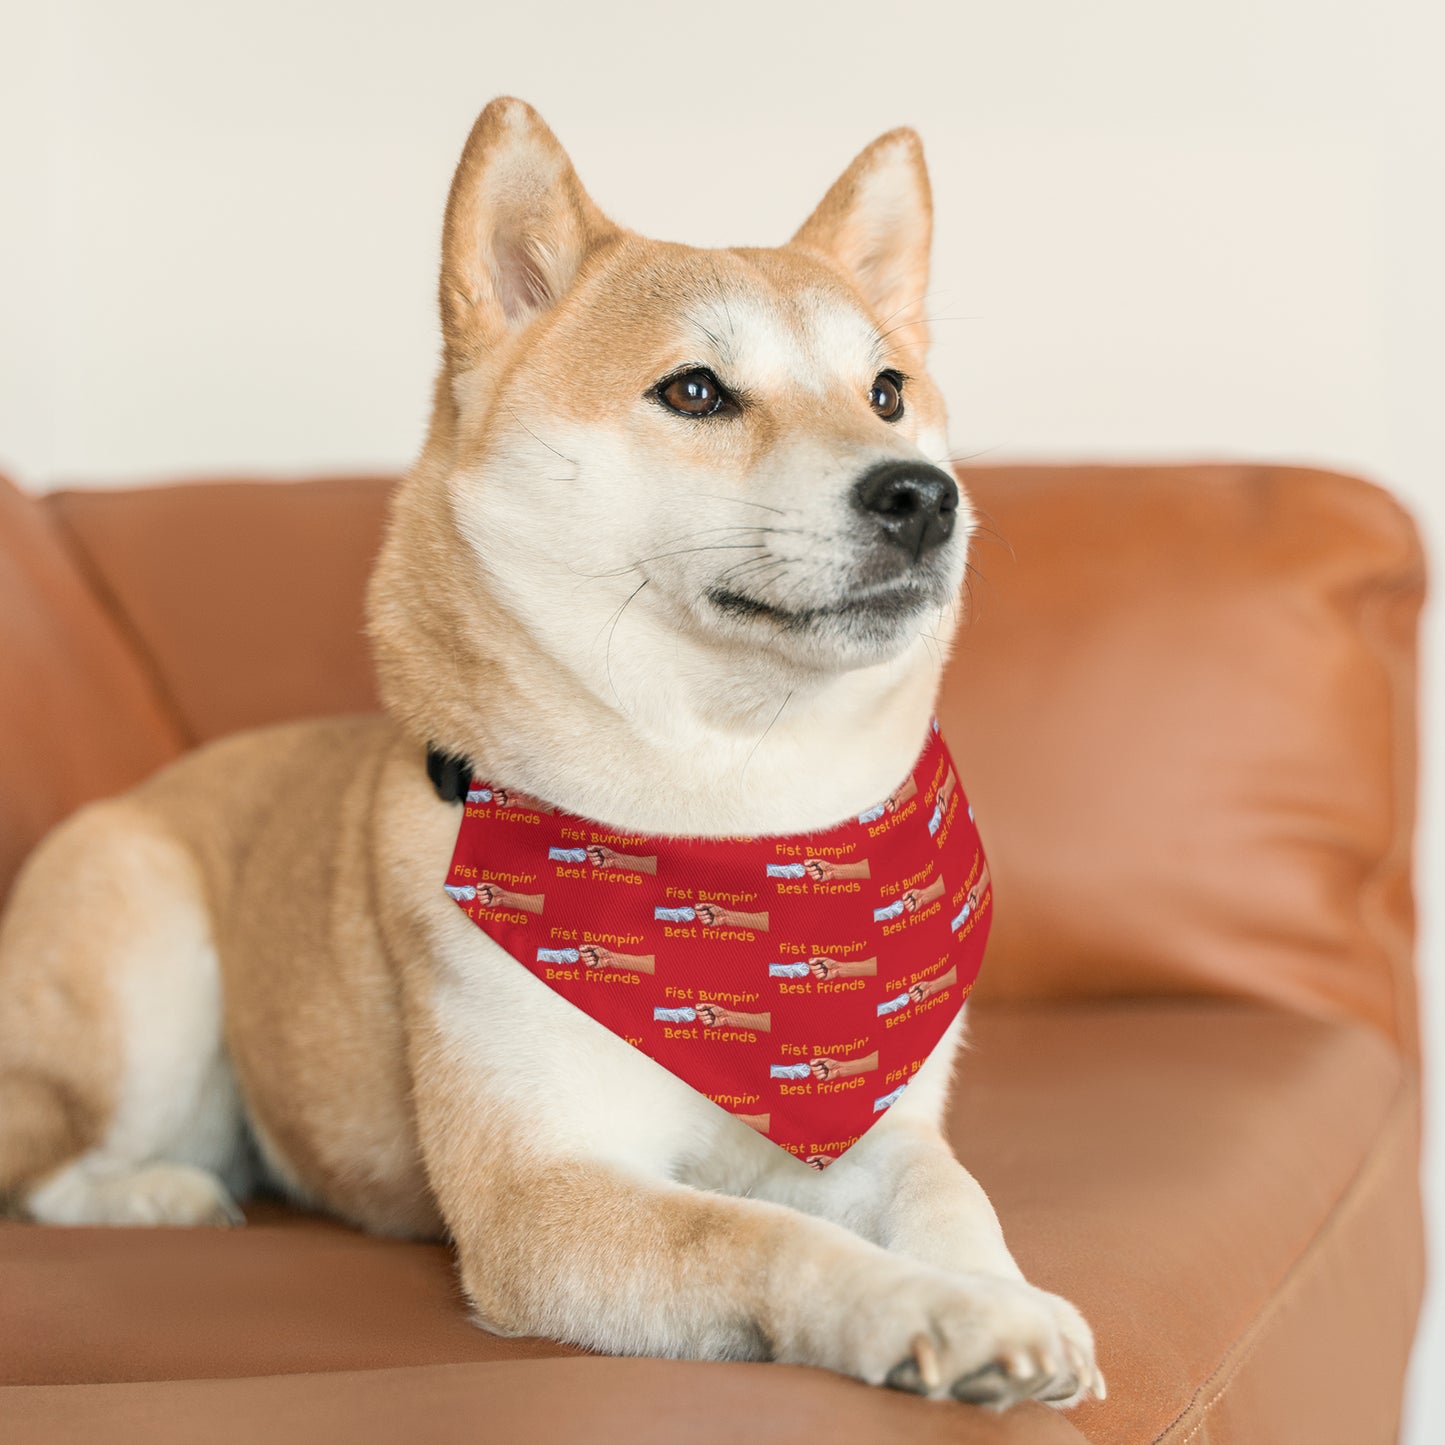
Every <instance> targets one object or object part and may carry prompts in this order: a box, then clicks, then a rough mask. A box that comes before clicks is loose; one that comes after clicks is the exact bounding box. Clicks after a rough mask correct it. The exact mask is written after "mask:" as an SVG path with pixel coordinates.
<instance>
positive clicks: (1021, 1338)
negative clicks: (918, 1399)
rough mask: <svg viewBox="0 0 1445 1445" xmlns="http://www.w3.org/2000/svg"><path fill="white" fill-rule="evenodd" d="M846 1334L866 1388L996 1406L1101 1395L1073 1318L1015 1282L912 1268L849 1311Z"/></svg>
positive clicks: (1089, 1350) (1088, 1338)
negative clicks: (884, 1387)
mask: <svg viewBox="0 0 1445 1445" xmlns="http://www.w3.org/2000/svg"><path fill="white" fill-rule="evenodd" d="M846 1336H847V1339H846V1348H847V1350H848V1352H849V1353H851V1354H852V1355H853V1357H854V1359H853V1363H854V1370H853V1371H852V1372H853V1373H856V1374H858V1375H859V1376H860V1377H861V1378H863V1379H865V1380H868V1381H869V1382H870V1383H873V1384H885V1385H889V1386H891V1387H892V1388H894V1389H898V1390H909V1391H912V1392H913V1393H915V1394H919V1395H931V1396H934V1397H936V1398H943V1397H946V1396H950V1395H951V1396H952V1397H953V1398H954V1399H957V1400H964V1401H967V1402H969V1403H970V1404H976V1405H991V1406H994V1407H995V1408H998V1409H1002V1408H1004V1407H1005V1406H1007V1405H1012V1404H1015V1403H1016V1402H1018V1401H1020V1400H1041V1401H1044V1402H1045V1403H1047V1404H1050V1405H1057V1406H1060V1407H1065V1406H1069V1405H1074V1404H1077V1403H1078V1402H1079V1401H1080V1400H1082V1399H1084V1398H1085V1397H1086V1396H1088V1395H1090V1394H1092V1395H1095V1396H1097V1397H1098V1398H1099V1399H1103V1398H1104V1377H1103V1375H1102V1374H1101V1373H1100V1371H1099V1367H1098V1365H1097V1364H1096V1363H1095V1361H1094V1340H1093V1335H1092V1333H1091V1332H1090V1330H1089V1326H1088V1325H1087V1324H1086V1323H1085V1322H1084V1318H1083V1316H1082V1315H1080V1313H1079V1312H1078V1310H1076V1309H1075V1308H1074V1307H1073V1305H1071V1304H1069V1302H1068V1301H1067V1300H1063V1299H1060V1298H1059V1297H1058V1296H1057V1295H1051V1294H1047V1293H1045V1292H1044V1291H1043V1290H1040V1289H1035V1288H1034V1287H1033V1286H1032V1285H1029V1284H1025V1283H1023V1282H1022V1281H1017V1280H1011V1279H1004V1278H1000V1277H997V1276H994V1275H985V1274H966V1275H953V1276H949V1275H944V1274H941V1273H938V1274H935V1273H933V1272H932V1271H927V1272H925V1271H921V1270H920V1271H917V1272H915V1273H912V1274H911V1275H910V1277H909V1278H907V1279H906V1280H904V1281H897V1280H895V1281H894V1282H893V1283H892V1287H890V1288H889V1289H887V1291H886V1292H885V1293H883V1294H881V1295H873V1296H872V1297H871V1298H869V1299H867V1300H866V1301H863V1302H860V1303H859V1304H858V1305H857V1306H855V1308H854V1310H853V1312H852V1313H851V1316H850V1317H849V1320H848V1324H847V1326H846Z"/></svg>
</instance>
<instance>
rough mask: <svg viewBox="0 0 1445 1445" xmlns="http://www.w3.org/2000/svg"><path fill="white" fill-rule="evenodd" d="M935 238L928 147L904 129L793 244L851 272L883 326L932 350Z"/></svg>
mask: <svg viewBox="0 0 1445 1445" xmlns="http://www.w3.org/2000/svg"><path fill="white" fill-rule="evenodd" d="M932 239H933V195H932V192H931V191H930V189H929V185H928V168H927V167H926V166H925V165H924V163H923V142H922V141H920V140H919V139H918V133H917V131H914V130H910V129H908V128H907V127H904V128H902V129H900V130H890V131H889V132H888V133H887V134H886V135H881V136H879V137H878V139H877V140H875V141H874V142H873V144H872V145H870V146H867V147H866V148H865V149H864V150H862V151H861V152H859V154H858V155H857V156H856V157H855V158H854V160H853V163H852V165H850V166H849V167H848V169H847V170H846V171H844V172H843V174H842V175H841V176H839V177H838V179H837V180H836V181H834V182H833V186H832V188H831V189H830V190H829V192H828V194H827V195H826V196H824V197H823V199H822V201H821V203H820V204H819V206H818V209H817V210H815V211H814V212H813V214H812V215H811V216H809V217H808V219H807V220H806V221H804V222H803V225H802V227H801V229H800V230H799V231H798V233H797V235H795V236H794V237H793V240H792V244H793V245H794V246H801V247H803V248H805V249H807V250H809V251H816V252H819V253H821V254H822V255H824V256H826V257H828V258H830V259H831V260H833V261H835V262H836V263H837V264H838V265H840V266H842V267H843V269H844V270H845V271H847V272H848V273H849V274H850V275H851V276H852V277H853V280H854V282H855V283H856V285H857V287H858V289H859V290H860V291H861V292H862V293H863V297H864V299H865V300H866V301H867V302H868V304H869V305H870V306H871V307H872V308H873V314H874V316H875V317H876V318H877V320H878V322H879V324H880V325H886V326H887V327H888V328H890V329H891V328H895V327H904V328H907V331H908V333H909V337H910V339H911V340H912V342H913V344H914V345H915V346H916V347H917V348H918V349H919V350H920V351H921V350H923V349H925V348H926V347H927V345H928V330H927V327H926V325H925V323H924V320H923V314H924V313H923V298H924V294H925V293H926V292H927V290H928V252H929V246H930V245H931V243H932Z"/></svg>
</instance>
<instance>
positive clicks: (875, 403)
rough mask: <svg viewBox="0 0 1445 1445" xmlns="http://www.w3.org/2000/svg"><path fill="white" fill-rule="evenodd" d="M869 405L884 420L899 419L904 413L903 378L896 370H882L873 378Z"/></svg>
mask: <svg viewBox="0 0 1445 1445" xmlns="http://www.w3.org/2000/svg"><path fill="white" fill-rule="evenodd" d="M868 405H869V406H871V407H872V408H873V410H874V411H876V412H877V413H878V415H879V416H881V417H882V418H883V420H884V421H897V420H898V418H899V417H900V416H902V414H903V378H902V377H901V376H899V375H898V373H897V372H896V371H880V372H879V373H878V375H877V376H875V377H874V378H873V390H872V391H870V392H869V393H868Z"/></svg>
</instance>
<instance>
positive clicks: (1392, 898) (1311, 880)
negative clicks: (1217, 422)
mask: <svg viewBox="0 0 1445 1445" xmlns="http://www.w3.org/2000/svg"><path fill="white" fill-rule="evenodd" d="M963 475H964V480H965V483H966V484H967V486H968V488H969V491H970V493H971V495H972V496H973V498H974V500H975V502H976V504H977V506H978V509H979V511H980V514H981V519H982V527H981V531H980V534H979V537H978V540H977V542H976V545H975V549H974V565H975V569H976V571H975V574H974V575H973V577H972V579H971V584H970V597H969V599H968V615H969V618H970V620H969V623H968V625H967V626H966V627H965V628H964V629H963V630H962V632H961V634H960V638H959V643H958V646H957V648H956V650H955V654H954V657H953V659H952V661H951V663H950V666H949V671H948V676H947V679H946V682H945V687H944V694H943V699H942V702H941V704H940V712H941V716H942V718H943V721H944V724H945V728H946V731H947V733H948V736H949V739H950V744H951V746H952V748H953V751H954V753H955V756H956V757H957V759H958V761H959V766H960V770H961V773H962V781H963V784H964V787H965V789H966V790H967V792H968V793H969V796H970V798H971V800H972V802H973V804H974V806H975V810H976V812H977V815H978V818H979V822H980V825H981V827H982V830H983V835H984V840H985V844H986V846H987V847H988V849H989V853H990V858H991V861H992V873H993V878H994V883H995V898H996V904H997V911H996V921H995V924H994V931H993V935H992V940H991V943H990V949H989V958H988V961H987V963H986V964H985V967H984V972H983V975H982V980H981V983H980V985H979V992H978V997H979V999H980V1001H981V1002H993V1003H1007V1002H1024V1001H1029V1002H1036V1001H1040V1000H1050V999H1078V998H1081V997H1118V996H1121V995H1123V996H1127V995H1151V996H1157V995H1159V994H1161V993H1162V994H1181V995H1184V994H1208V995H1214V996H1219V995H1224V996H1237V997H1241V998H1252V999H1263V1000H1268V1001H1272V1002H1275V1003H1277V1004H1279V1005H1281V1006H1284V1007H1288V1008H1294V1009H1300V1010H1304V1011H1308V1012H1312V1013H1321V1014H1335V1015H1341V1014H1343V1015H1350V1016H1353V1017H1356V1018H1359V1019H1361V1020H1364V1021H1366V1022H1368V1023H1370V1024H1372V1025H1373V1026H1375V1027H1377V1028H1379V1029H1380V1030H1381V1031H1383V1032H1384V1033H1386V1034H1387V1035H1389V1036H1390V1037H1391V1038H1392V1039H1394V1040H1395V1041H1396V1042H1397V1043H1398V1045H1399V1046H1400V1047H1401V1048H1402V1049H1403V1050H1404V1051H1405V1052H1407V1053H1412V1054H1413V1052H1414V1048H1415V1031H1416V1022H1415V991H1414V978H1413V966H1412V948H1413V916H1412V905H1411V890H1410V865H1411V845H1412V834H1413V805H1414V789H1415V651H1414V647H1415V630H1416V625H1417V619H1418V613H1419V609H1420V605H1421V600H1422V593H1423V576H1424V567H1423V562H1422V558H1421V552H1420V547H1419V542H1418V539H1417V537H1416V534H1415V531H1414V528H1413V527H1412V525H1411V523H1410V521H1409V519H1408V517H1406V515H1405V514H1404V513H1403V512H1402V511H1401V510H1400V508H1399V507H1398V506H1397V505H1396V504H1395V503H1394V502H1393V501H1392V500H1391V499H1390V498H1389V497H1388V496H1387V495H1386V494H1385V493H1384V492H1382V491H1380V490H1379V489H1377V488H1375V487H1372V486H1370V485H1369V484H1367V483H1364V482H1360V481H1357V480H1353V479H1350V478H1346V477H1340V476H1336V475H1333V474H1329V473H1323V472H1316V471H1307V470H1303V469H1291V468H1273V467H1130V466H1117V467H1005V468H979V469H969V470H968V471H966V472H965V473H964V474H963ZM387 488H388V483H387V480H386V479H383V478H371V479H366V478H360V479H349V480H348V479H331V480H323V481H309V482H298V483H293V484H283V483H277V482H219V483H217V482H211V483H203V484H195V485H185V486H172V487H165V488H153V489H141V490H135V491H127V492H110V491H106V492H100V491H97V492H68V493H60V494H57V495H55V496H53V497H51V498H48V499H47V500H46V504H45V510H46V511H48V514H49V515H48V516H35V515H28V514H27V515H25V516H24V517H23V518H20V519H19V520H16V519H14V518H11V516H10V514H9V512H7V513H6V514H5V516H4V517H3V518H0V521H3V523H4V526H5V529H6V532H7V535H6V536H4V537H3V538H0V545H3V546H4V548H6V549H7V550H6V551H5V553H4V555H5V556H6V557H11V556H22V562H21V563H20V564H13V565H22V566H23V567H26V568H29V569H30V572H33V571H34V568H35V567H36V566H39V565H41V564H40V563H38V562H36V563H32V562H29V561H25V560H24V558H25V557H28V555H29V553H30V551H31V550H32V549H33V550H34V551H35V553H36V555H37V556H40V555H41V554H43V555H44V557H45V558H49V559H50V560H47V561H45V562H44V566H46V567H51V566H53V568H54V569H55V570H56V572H57V574H58V573H59V572H61V571H65V575H66V580H65V582H64V584H63V586H61V585H60V584H58V583H56V584H52V591H51V592H45V591H43V590H42V589H40V584H39V583H38V582H34V581H33V580H32V581H26V582H24V584H23V585H25V586H29V587H30V588H31V592H30V593H28V594H27V596H29V597H30V598H31V599H32V600H31V601H30V603H29V606H30V607H31V609H32V611H35V612H36V613H38V614H43V617H42V618H41V620H38V621H37V622H36V627H37V628H41V627H43V628H46V629H50V631H51V633H53V634H54V635H53V636H50V635H49V634H47V633H44V632H36V633H35V636H34V637H33V638H32V639H31V640H30V641H29V642H27V643H26V646H25V647H24V648H22V649H21V650H20V651H19V652H18V653H13V654H10V655H11V656H13V658H14V661H13V662H10V663H9V665H8V667H7V670H8V671H9V672H10V673H11V676H12V677H13V678H14V679H15V682H16V684H18V688H19V689H20V690H21V691H22V692H23V693H24V694H25V696H27V697H28V698H30V699H31V701H29V702H27V703H26V704H25V708H26V709H27V711H25V712H24V715H23V716H20V715H19V714H14V713H11V714H5V715H0V728H3V729H4V731H3V732H0V736H3V737H5V738H6V740H7V743H9V745H10V747H11V749H12V752H13V749H14V746H15V745H14V743H13V742H12V741H11V737H12V733H13V732H14V731H15V730H16V729H17V728H18V729H19V730H20V732H21V734H22V745H21V748H20V753H19V756H18V759H17V762H16V767H17V768H18V769H20V770H21V772H26V771H27V770H28V772H29V773H39V774H45V773H47V771H57V770H58V771H59V772H60V773H61V774H65V776H61V777H59V778H58V779H55V780H53V781H54V787H53V789H52V792H51V793H47V794H46V801H45V803H44V806H42V807H39V808H36V807H35V806H34V805H33V803H30V804H24V803H23V800H24V799H25V798H26V797H28V796H29V794H27V793H26V791H25V790H26V789H27V788H29V787H31V786H32V782H33V779H29V778H28V777H22V776H21V774H20V773H16V772H14V771H13V770H12V768H11V767H10V765H9V763H8V761H7V764H6V766H5V768H4V772H3V775H0V776H3V779H4V788H5V789H6V798H5V802H4V806H5V807H6V809H7V817H8V818H9V819H11V820H14V819H16V818H18V819H19V826H18V828H16V829H14V830H12V831H11V832H10V834H9V838H13V839H17V840H21V841H26V842H28V841H32V840H33V836H34V832H35V829H34V827H33V824H34V822H35V821H36V820H40V821H49V819H50V818H51V817H52V816H54V815H56V814H57V813H58V811H63V809H64V808H65V807H67V806H73V805H74V804H75V803H77V802H79V801H80V800H81V798H82V797H83V796H85V795H86V794H87V793H104V792H110V791H114V790H115V789H116V788H118V787H121V786H124V785H125V784H127V783H129V782H130V781H132V780H133V778H135V777H137V776H139V775H140V774H141V773H143V772H144V771H145V770H146V768H147V767H148V766H154V765H155V764H156V763H158V762H160V761H162V760H163V759H164V758H165V757H167V756H169V755H170V754H171V753H172V752H173V751H174V749H175V748H176V747H177V746H178V745H179V740H184V741H185V742H192V743H193V742H199V741H203V740H205V739H208V738H211V737H214V736H216V735H218V734H220V733H224V732H228V731H232V730H235V729H237V728H240V727H246V726H251V725H254V724H258V723H263V722H269V721H275V720H280V719H284V718H292V717H302V716H311V715H320V714H324V713H328V712H339V711H356V710H358V709H365V708H367V707H371V706H374V705H375V704H374V700H373V699H374V694H373V690H372V685H371V679H370V674H369V669H368V664H367V659H366V651H365V644H364V639H363V637H362V635H361V599H362V591H363V586H364V580H365V576H366V573H367V570H368V567H369V564H370V561H371V558H372V557H373V556H374V554H375V551H376V547H377V542H378V538H379V534H380V528H381V524H382V519H383V513H384V507H385V499H386V493H387ZM17 500H18V499H17ZM10 510H11V511H16V510H17V508H16V507H14V506H12V507H11V509H10ZM18 510H21V511H23V510H24V508H23V506H22V507H21V508H19V509H18ZM31 510H32V511H33V510H34V509H33V508H32V509H31ZM51 523H56V524H58V525H59V527H60V528H61V529H62V530H63V532H64V534H65V535H66V537H67V538H68V539H69V542H70V547H71V551H72V556H71V557H69V558H67V557H65V556H64V555H63V554H61V555H58V556H57V557H54V558H52V557H51V554H52V553H56V554H59V553H60V549H59V548H58V545H57V543H56V540H55V537H54V535H53V530H52V528H51V527H50V525H49V524H51ZM12 529H13V534H12ZM62 564H64V565H62ZM67 568H68V571H67V570H66V569H67ZM30 572H27V573H26V577H27V578H28V577H29V576H30ZM82 574H83V575H84V576H86V577H88V578H89V579H90V582H91V587H92V591H91V594H90V595H87V594H86V589H85V587H84V585H83V584H82V583H81V582H80V581H79V580H78V579H79V577H80V576H81V575H82ZM6 585H7V586H8V585H9V584H8V583H7V584H6ZM56 588H58V589H59V590H55V589H56ZM62 594H63V595H62ZM52 612H53V613H55V614H56V615H55V616H54V617H51V616H50V615H49V614H50V613H52ZM81 612H84V619H83V621H77V620H76V619H77V618H79V615H80V613H81ZM26 635H27V637H29V634H28V633H27V634H26ZM127 641H128V642H129V644H130V650H129V652H128V651H127V647H126V642H127ZM72 654H73V655H72ZM57 676H60V677H63V678H65V679H67V680H68V681H67V683H66V686H68V687H71V688H73V689H78V690H79V700H78V701H77V700H76V699H75V698H72V697H71V696H70V695H69V694H68V693H67V692H65V691H64V690H63V689H62V690H59V691H57V684H56V683H55V681H54V679H55V678H56V677H57ZM9 690H10V691H12V692H13V691H14V690H15V689H13V688H12V689H9ZM12 706H13V705H12ZM17 719H18V720H17ZM82 724H85V726H82ZM50 726H53V727H55V728H56V729H57V730H58V731H60V732H61V733H63V734H64V735H65V736H66V737H67V738H71V737H73V738H74V740H75V741H74V742H73V743H68V744H67V746H66V747H65V748H62V749H51V748H47V747H46V746H44V734H45V731H46V728H47V727H50ZM27 729H28V731H27ZM87 729H88V730H87ZM112 733H114V734H115V738H114V739H112V737H111V734H112ZM102 739H103V740H104V741H105V742H106V744H107V747H105V748H100V749H99V750H96V749H97V744H98V743H99V742H100V741H101V740H102ZM123 739H131V741H130V742H129V743H127V744H125V747H128V749H129V750H128V751H125V748H124V747H122V740H123ZM116 748H121V749H122V751H121V752H120V753H119V754H117V753H116V752H115V749H116ZM81 757H88V758H90V759H92V760H93V761H94V764H95V765H94V766H92V767H89V768H87V767H85V766H84V765H82V766H80V767H79V768H77V761H78V759H79V758H81ZM12 788H15V789H18V793H17V796H19V797H21V799H22V804H23V805H22V807H21V808H20V811H19V812H18V813H17V812H15V811H14V810H13V809H12V807H11V800H10V797H9V791H10V790H11V789H12ZM27 808H28V811H27ZM7 841H9V839H7Z"/></svg>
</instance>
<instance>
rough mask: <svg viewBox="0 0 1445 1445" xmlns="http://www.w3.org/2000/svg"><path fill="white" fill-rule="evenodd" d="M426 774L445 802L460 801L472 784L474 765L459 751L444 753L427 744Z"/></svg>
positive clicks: (438, 795)
mask: <svg viewBox="0 0 1445 1445" xmlns="http://www.w3.org/2000/svg"><path fill="white" fill-rule="evenodd" d="M426 775H427V777H429V778H430V779H431V785H432V787H434V788H435V789H436V790H437V797H439V798H440V799H441V800H442V802H444V803H460V802H461V801H462V799H463V798H465V797H466V795H467V789H468V787H470V786H471V781H472V765H471V763H470V762H469V761H468V760H467V759H466V758H464V757H462V756H461V755H460V754H458V753H444V752H442V750H441V749H440V748H438V747H435V746H433V745H431V744H428V745H427V750H426Z"/></svg>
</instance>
